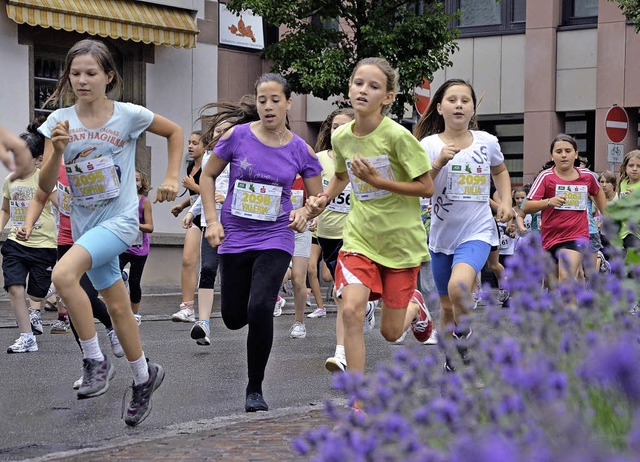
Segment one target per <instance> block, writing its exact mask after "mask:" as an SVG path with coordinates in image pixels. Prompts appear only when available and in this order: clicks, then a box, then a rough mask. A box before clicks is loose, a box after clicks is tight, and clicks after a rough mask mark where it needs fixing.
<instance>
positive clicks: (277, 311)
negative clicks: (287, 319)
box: [273, 297, 287, 318]
mask: <svg viewBox="0 0 640 462" xmlns="http://www.w3.org/2000/svg"><path fill="white" fill-rule="evenodd" d="M286 304H287V301H286V300H285V299H284V297H280V298H279V299H278V300H276V306H275V307H274V308H273V316H274V317H276V318H277V317H278V316H280V315H282V308H284V306H285V305H286Z"/></svg>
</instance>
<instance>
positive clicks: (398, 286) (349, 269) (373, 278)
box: [335, 251, 420, 309]
mask: <svg viewBox="0 0 640 462" xmlns="http://www.w3.org/2000/svg"><path fill="white" fill-rule="evenodd" d="M419 271H420V267H419V266H416V267H414V268H400V269H395V268H387V267H386V266H382V265H379V264H378V263H376V262H374V261H372V260H371V259H369V258H367V257H365V256H364V255H361V254H359V253H354V252H343V251H340V253H339V254H338V264H337V266H336V277H335V285H336V294H337V295H338V297H340V296H341V294H342V289H344V288H345V287H346V286H347V285H349V284H362V285H363V286H365V287H367V288H368V289H369V290H371V294H370V295H369V300H378V299H379V298H382V302H383V303H384V304H385V305H386V306H388V307H389V308H397V309H403V308H406V307H407V306H408V305H409V301H411V297H413V291H414V290H415V289H416V284H417V281H418V272H419Z"/></svg>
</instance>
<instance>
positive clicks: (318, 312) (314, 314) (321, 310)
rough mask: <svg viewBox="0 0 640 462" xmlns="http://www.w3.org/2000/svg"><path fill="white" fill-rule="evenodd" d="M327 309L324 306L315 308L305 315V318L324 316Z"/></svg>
mask: <svg viewBox="0 0 640 462" xmlns="http://www.w3.org/2000/svg"><path fill="white" fill-rule="evenodd" d="M326 317H327V310H326V308H316V309H315V310H313V312H311V313H309V314H308V315H307V318H326Z"/></svg>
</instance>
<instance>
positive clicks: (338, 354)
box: [334, 345, 347, 360]
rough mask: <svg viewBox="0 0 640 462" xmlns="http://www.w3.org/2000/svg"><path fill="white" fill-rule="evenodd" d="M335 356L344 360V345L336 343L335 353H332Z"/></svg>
mask: <svg viewBox="0 0 640 462" xmlns="http://www.w3.org/2000/svg"><path fill="white" fill-rule="evenodd" d="M334 356H335V357H336V358H340V359H344V360H346V359H347V358H346V356H345V354H344V345H336V353H335V354H334Z"/></svg>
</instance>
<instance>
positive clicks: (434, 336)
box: [422, 329, 438, 345]
mask: <svg viewBox="0 0 640 462" xmlns="http://www.w3.org/2000/svg"><path fill="white" fill-rule="evenodd" d="M422 344H423V345H437V344H438V331H437V330H435V329H432V330H431V335H430V336H429V338H428V339H427V340H425V341H424V342H422Z"/></svg>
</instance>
